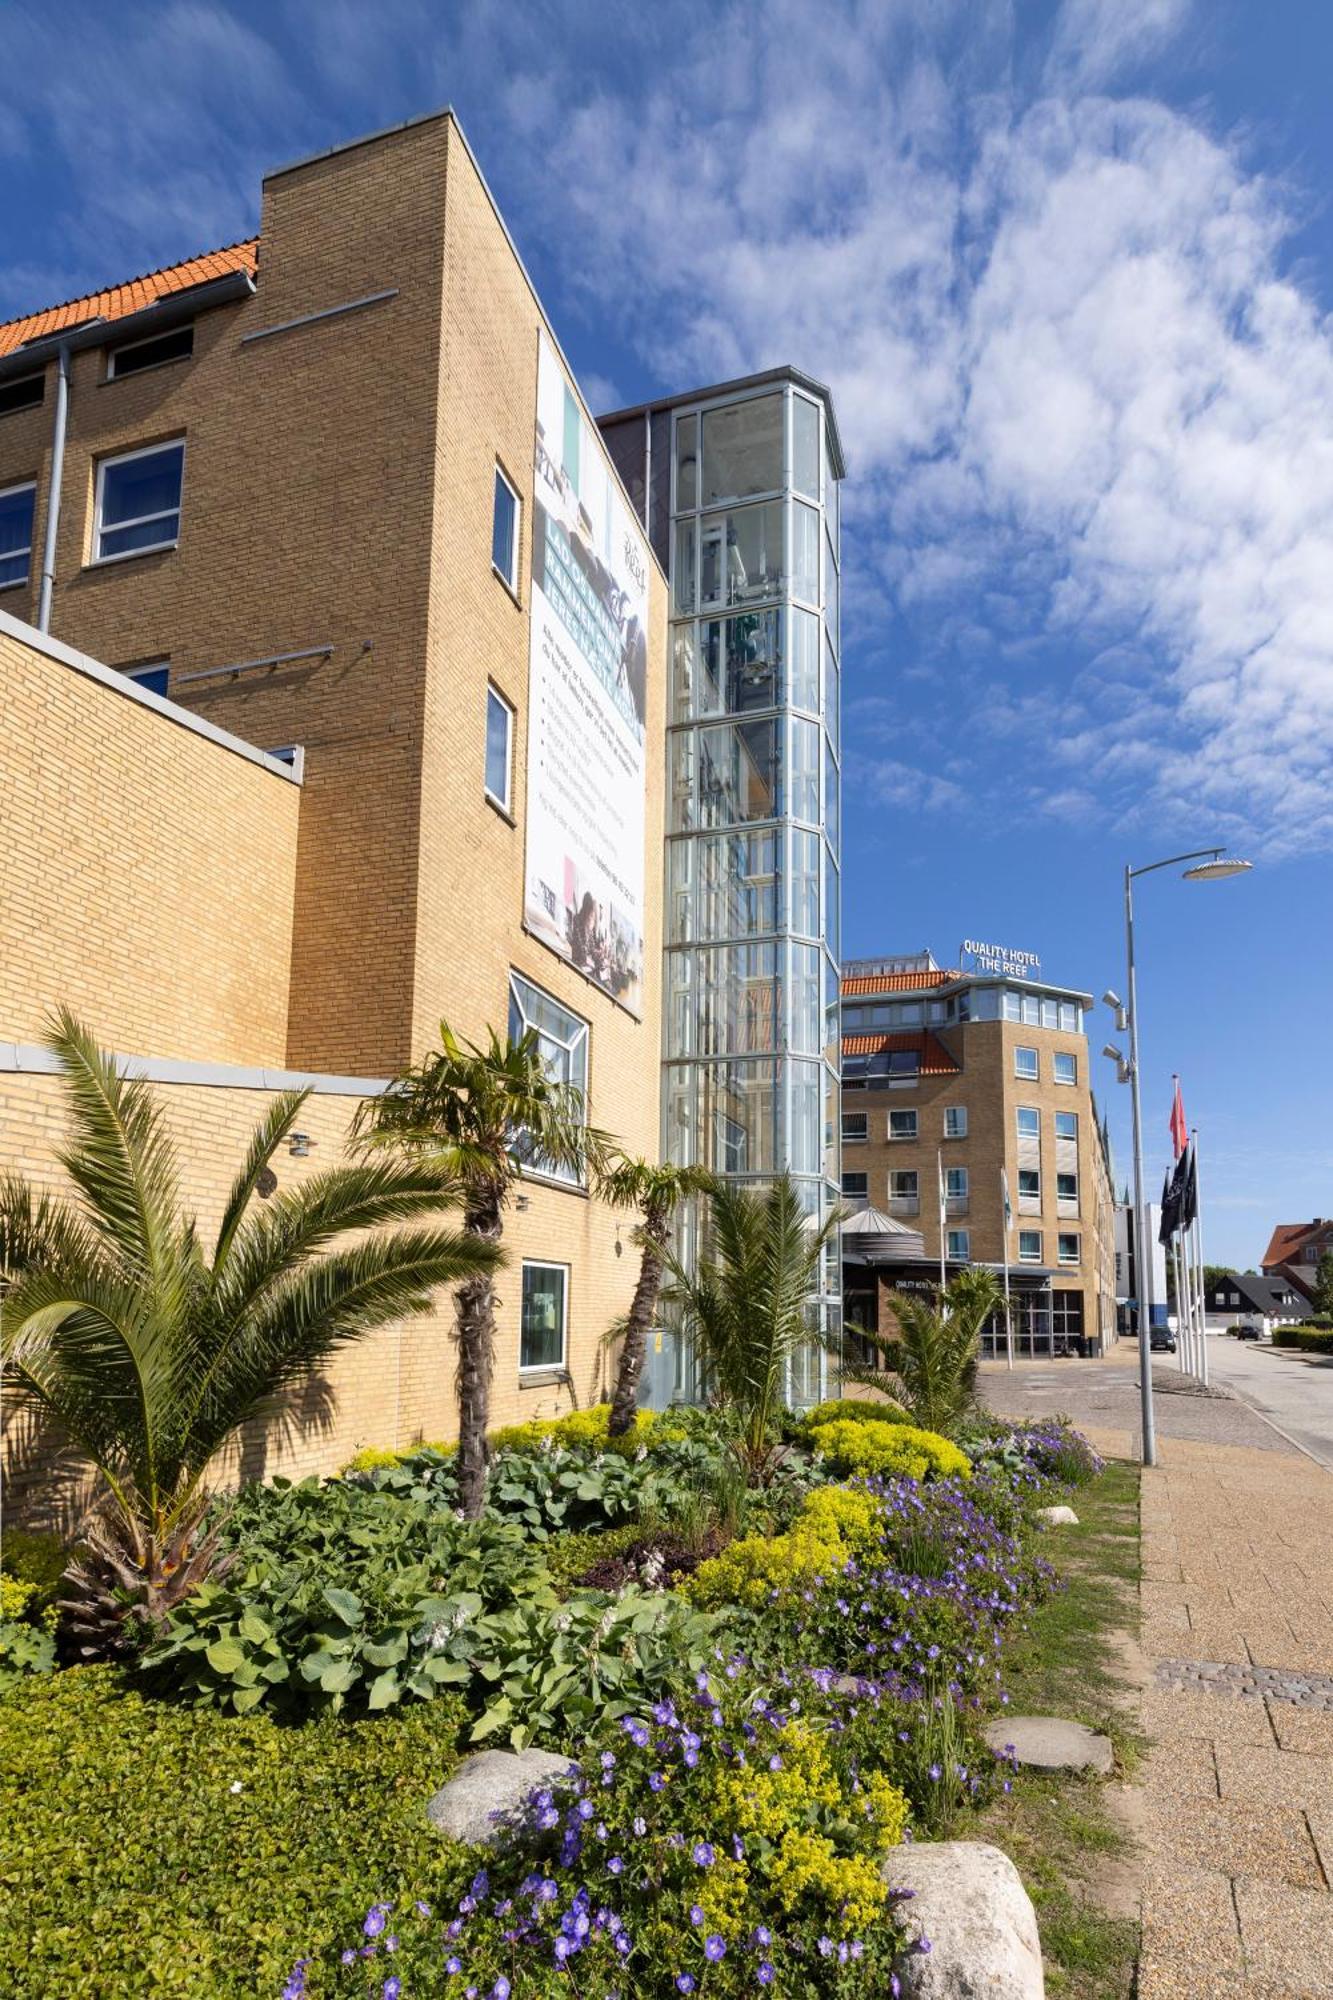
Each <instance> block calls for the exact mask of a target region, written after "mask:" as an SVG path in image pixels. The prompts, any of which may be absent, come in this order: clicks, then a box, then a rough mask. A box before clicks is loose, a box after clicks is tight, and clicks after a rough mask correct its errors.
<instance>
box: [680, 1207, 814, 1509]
mask: <svg viewBox="0 0 1333 2000" xmlns="http://www.w3.org/2000/svg"><path fill="white" fill-rule="evenodd" d="M709 1214H710V1229H709V1240H708V1247H707V1249H705V1250H703V1251H701V1253H700V1255H699V1256H698V1258H697V1259H696V1261H695V1265H694V1268H693V1269H692V1270H691V1269H690V1268H689V1267H688V1266H687V1265H686V1264H684V1263H683V1262H682V1261H681V1259H680V1258H679V1257H677V1256H676V1255H675V1254H674V1253H673V1252H670V1251H668V1253H667V1266H668V1268H669V1270H670V1272H671V1279H672V1283H671V1287H670V1290H669V1292H668V1294H667V1296H668V1298H669V1299H670V1300H671V1301H672V1302H673V1303H675V1304H677V1305H679V1306H680V1308H681V1311H682V1314H683V1317H684V1322H685V1328H686V1331H687V1332H688V1334H689V1336H690V1338H691V1339H692V1341H693V1343H694V1351H695V1354H696V1356H697V1358H698V1361H699V1364H700V1366H701V1368H702V1370H703V1373H704V1377H705V1379H706V1381H707V1383H708V1386H709V1389H710V1391H711V1393H712V1394H713V1396H714V1397H715V1398H716V1399H717V1400H718V1401H719V1402H720V1403H722V1404H724V1405H726V1406H727V1407H729V1408H730V1409H732V1410H734V1411H735V1413H736V1416H737V1418H738V1422H739V1443H740V1449H741V1450H742V1452H743V1454H744V1456H745V1459H746V1462H747V1464H748V1466H749V1467H750V1469H751V1472H752V1474H760V1473H761V1472H762V1471H763V1470H765V1469H766V1467H767V1465H768V1462H769V1460H770V1457H771V1443H770V1430H771V1427H772V1425H773V1423H774V1420H775V1419H776V1417H777V1414H778V1412H779V1410H780V1408H781V1405H782V1393H783V1385H784V1380H785V1376H786V1369H787V1364H788V1362H789V1361H790V1360H791V1359H792V1357H793V1356H794V1355H795V1354H796V1353H797V1352H798V1351H799V1350H800V1348H802V1347H803V1346H804V1345H805V1344H806V1343H807V1342H808V1341H809V1340H811V1339H813V1338H814V1331H813V1317H812V1311H811V1304H810V1301H811V1298H812V1296H813V1294H814V1293H815V1292H816V1291H817V1290H818V1286H819V1277H820V1268H821V1264H822V1260H823V1256H824V1248H825V1245H826V1244H827V1243H828V1242H829V1240H830V1238H831V1237H832V1235H833V1233H834V1231H835V1229H836V1228H837V1216H836V1215H831V1216H829V1217H828V1218H827V1219H826V1220H825V1221H824V1222H823V1223H822V1224H820V1225H815V1224H813V1223H812V1221H811V1219H810V1217H809V1216H808V1215H807V1214H806V1213H805V1211H804V1209H803V1208H802V1207H801V1203H800V1199H799V1197H798V1195H797V1193H796V1189H795V1186H794V1185H793V1183H792V1180H791V1178H790V1176H789V1175H787V1174H782V1175H780V1176H779V1177H778V1179H777V1180H775V1181H774V1182H773V1183H772V1184H771V1186H769V1187H767V1188H764V1189H763V1190H761V1191H758V1192H753V1191H751V1190H750V1189H748V1188H745V1187H739V1186H734V1185H732V1184H730V1183H728V1182H725V1181H724V1182H721V1183H720V1184H719V1185H718V1186H717V1187H716V1188H714V1190H713V1192H712V1195H711V1196H710V1200H709Z"/></svg>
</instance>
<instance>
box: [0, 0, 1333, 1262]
mask: <svg viewBox="0 0 1333 2000" xmlns="http://www.w3.org/2000/svg"><path fill="white" fill-rule="evenodd" d="M624 11H625V12H627V13H628V14H629V15H630V16H631V18H630V20H629V22H628V23H625V22H622V21H619V20H618V19H617V18H616V12H615V10H612V9H609V8H607V7H606V6H604V5H600V4H599V5H597V6H586V5H582V4H579V0H572V3H571V4H567V5H554V4H549V0H547V3H546V4H538V3H537V0H529V4H524V0H509V4H495V0H461V4H458V5H451V6H446V5H438V4H437V5H430V4H425V0H377V4H374V5H368V4H359V0H268V4H246V0H233V4H221V0H217V3H216V4H203V0H166V3H165V4H154V0H129V4H127V5H122V6H121V7H118V8H115V9H106V8H105V7H103V6H101V5H85V4H82V0H61V4H60V5H58V6H54V7H53V6H49V5H46V4H41V5H34V4H28V0H8V4H7V5H5V4H0V54H3V57H4V60H3V64H2V65H0V173H3V176H4V185H5V190H6V197H5V200H4V201H3V203H0V311H8V312H17V311H21V310H25V309H30V308H32V307H35V306H38V305H42V304H47V303H52V302H54V301H56V300H59V299H63V298H67V297H70V296H75V295H77V294H79V293H80V292H83V291H86V290H89V289H91V288H92V287H94V286H95V285H97V284H100V283H103V282H105V281H107V280H111V279H115V278H117V277H120V276H124V275H128V274H130V273H132V272H136V271H141V270H144V269H148V268H151V267H152V266H154V265H156V264H159V263H162V262H165V261H168V260H170V259H172V258H175V257H178V256H182V255H185V254H187V253H189V252H191V251H194V250H197V249H202V248H205V247H212V246H214V245H216V244H220V243H224V242H228V241H231V240H234V239H235V238H236V237H238V236H241V235H244V234H246V233H247V232H249V231H251V230H253V229H254V227H255V226H256V221H257V212H258V196H259V181H260V176H261V174H262V173H263V171H264V170H265V169H267V168H269V167H272V166H274V165H278V164H280V163H282V162H283V161H285V160H288V159H290V158H292V157H294V156H296V155H298V154H300V153H303V152H306V151H308V150H311V149H313V148H316V147H319V146H323V145H329V144H332V143H335V142H337V141H339V140H341V139H345V138H348V137H351V136H353V135H355V134H357V133H359V132H364V131H368V130H371V129H374V128H375V127H377V126H380V125H383V124H386V123H390V122H393V121H395V120H397V119H400V118H404V117H408V116H411V115H413V114H415V113H417V112H420V111H422V110H426V109H430V108H433V107H435V106H437V105H439V104H442V103H445V102H450V103H452V104H453V105H454V107H455V108H456V110H457V111H458V113H459V115H460V117H461V118H462V120H463V123H464V125H465V127H466V129H467V131H468V133H469V136H470V138H471V140H472V143H473V145H474V147H475V149H476V151H477V153H478V155H479V157H480V159H481V162H482V165H483V168H484V170H485V172H486V174H487V176H488V178H489V179H490V181H491V184H492V187H493V189H494V191H495V193H496V196H497V198H498V200H499V202H500V204H501V207H502V208H503V210H504V212H505V214H506V216H507V218H508V219H509V222H510V225H511V227H512V229H513V230H514V233H515V235H516V237H517V239H518V242H519V244H520V247H521V249H522V251H523V253H524V256H525V258H526V259H527V262H528V264H529V268H530V269H531V270H532V272H533V275H534V278H535V280H536V282H537V285H538V289H539V290H540V292H541V293H542V296H543V299H544V301H545V304H546V306H547V309H548V311H549V312H550V313H551V315H552V318H553V319H554V321H555V324H556V326H557V329H558V331H559V333H560V335H561V338H562V341H563V343H564V345H565V347H566V350H567V352H568V353H569V354H570V357H571V359H572V361H573V363H574V365H575V367H576V369H577V370H578V372H579V374H580V376H581V379H582V380H583V383H584V386H585V389H586V390H587V393H588V395H589V399H590V401H591V402H592V403H593V406H594V408H606V407H610V406H611V405H613V404H615V403H619V402H629V401H632V400H636V399H638V398H640V397H642V396H645V395H648V394H651V393H654V392H656V391H660V390H664V389H669V388H670V389H675V388H682V387H686V386H690V385H691V384H693V383H695V382H699V381H707V380H713V379H718V378H719V377H723V376H727V375H733V374H737V373H740V372H743V371H745V370H748V369H752V368H758V367H763V366H768V365H771V364H773V363H776V362H782V361H791V362H795V363H797V364H798V365H800V366H801V367H804V368H806V369H808V370H809V371H810V372H811V373H813V374H815V375H818V376H820V377H822V378H823V379H825V380H827V381H828V382H830V383H831V384H832V386H833V388H834V391H835V394H836V397H837V401H838V408H839V412H840V418H841V423H842V429H843V435H844V438H845V441H846V444H847V450H848V457H849V460H850V469H851V480H850V482H849V486H848V488H847V490H846V498H845V516H844V518H845V523H846V527H845V544H846V554H847V570H846V582H845V585H844V594H843V607H844V652H845V654H846V657H847V672H846V677H845V693H846V720H845V727H844V736H845V740H846V742H847V744H848V746H849V748H848V757H847V771H846V787H845V790H846V801H845V811H844V825H845V835H844V839H845V850H846V884H845V910H844V937H845V940H846V946H847V949H848V951H849V953H867V952H872V951H876V950H904V949H912V948H915V947H917V946H920V945H923V944H930V945H932V946H933V948H934V950H935V951H936V953H937V955H938V956H940V957H941V958H943V959H950V958H952V956H953V954H954V952H955V950H956V947H957V944H958V941H959V940H960V939H961V938H962V937H963V936H965V935H969V934H972V935H975V934H977V933H979V932H980V933H984V934H986V935H987V936H989V937H993V938H999V939H1002V940H1004V941H1006V942H1009V943H1012V944H1015V945H1020V946H1025V947H1028V948H1031V949H1035V950H1037V951H1038V952H1040V954H1041V956H1042V959H1043V961H1044V967H1045V971H1046V973H1047V974H1048V975H1049V976H1051V977H1054V978H1056V979H1059V980H1061V981H1063V982H1066V983H1068V984H1071V985H1077V986H1084V987H1086V988H1089V989H1091V990H1092V991H1094V992H1097V993H1100V992H1101V991H1102V989H1103V987H1105V986H1106V985H1108V984H1110V985H1114V986H1117V987H1119V986H1121V985H1122V981H1123V972H1122V962H1123V946H1122V937H1121V928H1120V924H1121V901H1120V871H1121V869H1122V867H1123V865H1124V862H1125V861H1126V859H1132V860H1133V861H1134V862H1135V863H1136V864H1138V863H1141V862H1143V861H1145V860H1149V859H1156V858H1157V857H1158V856H1160V855H1163V854H1169V853H1172V852H1174V851H1176V850H1177V849H1180V848H1191V847H1195V846H1200V845H1203V844H1205V843H1212V842H1213V841H1220V842H1227V843H1230V844H1231V845H1232V847H1233V848H1235V849H1236V850H1238V851H1242V852H1245V853H1247V854H1249V855H1252V856H1253V858H1254V859H1255V860H1256V863H1257V864H1258V865H1257V866H1256V868H1255V871H1254V873H1253V875H1252V876H1250V877H1248V878H1245V879H1242V880H1240V881H1235V882H1231V883H1228V884H1225V885H1221V886H1217V887H1211V888H1191V887H1187V886H1185V885H1183V884H1181V883H1179V882H1178V881H1177V880H1175V879H1174V877H1173V876H1172V875H1170V874H1169V873H1163V874H1161V875H1157V876H1154V877H1152V878H1151V879H1150V880H1149V881H1148V882H1145V883H1144V884H1143V885H1142V891H1141V896H1140V902H1139V911H1140V917H1141V922H1140V930H1139V941H1140V966H1141V1009H1140V1011H1141V1018H1142V1024H1143V1043H1144V1047H1143V1056H1144V1098H1145V1113H1146V1118H1147V1124H1148V1131H1149V1141H1150V1152H1149V1178H1150V1182H1154V1181H1156V1180H1159V1179H1160V1173H1161V1168H1162V1166H1163V1164H1164V1162H1165V1158H1166V1155H1167V1151H1168V1142H1167V1137H1166V1119H1167V1111H1168V1107H1169V1100H1170V1087H1171V1086H1170V1075H1171V1071H1172V1070H1173V1069H1179V1070H1180V1071H1181V1072H1182V1075H1183V1078H1184V1088H1185V1098H1186V1107H1187V1111H1188V1113H1189V1116H1190V1118H1191V1121H1193V1122H1197V1123H1198V1125H1199V1127H1200V1133H1201V1147H1202V1158H1203V1164H1204V1171H1205V1201H1206V1210H1207V1220H1208V1225H1209V1243H1208V1254H1209V1255H1210V1256H1215V1257H1217V1258H1218V1259H1226V1260H1234V1261H1237V1262H1240V1263H1248V1262H1254V1261H1257V1259H1258V1257H1259V1256H1260V1255H1261V1254H1262V1250H1263V1247H1264V1244H1265V1242H1266V1240H1267V1236H1268V1231H1269V1226H1270V1223H1271V1222H1272V1221H1274V1220H1277V1219H1279V1218H1281V1219H1295V1218H1298V1217H1302V1216H1308V1215H1310V1214H1312V1213H1318V1214H1328V1213H1330V1212H1333V1139H1331V1138H1330V1131H1331V1130H1333V1070H1331V1068H1330V1062H1329V1058H1328V1055H1327V1053H1326V1049H1325V1044H1324V1032H1323V1030H1324V1020H1325V1017H1326V1015H1327V1011H1328V1001H1327V997H1326V996H1327V995H1328V993H1329V992H1330V990H1331V989H1333V895H1331V894H1330V850H1331V849H1333V782H1331V780H1333V322H1331V321H1330V307H1333V204H1331V203H1330V193H1331V192H1333V124H1331V122H1330V121H1329V119H1328V118H1327V115H1326V110H1325V108H1324V106H1323V104H1322V102H1321V99H1322V96H1323V94H1324V80H1325V79H1326V78H1327V76H1328V74H1329V73H1330V65H1331V64H1333V15H1330V14H1329V12H1328V10H1326V9H1324V8H1319V7H1314V6H1311V5H1309V0H1263V4H1259V0H1206V4H1203V0H1199V4H1191V0H1059V4H1055V0H1032V3H1031V4H1020V0H1012V4H1007V5H1006V4H998V0H997V4H988V0H880V3H879V4H858V3H857V0H821V3H820V4H818V5H816V4H812V0H803V3H802V4H797V0H768V4H765V5H764V6H762V7H755V6H753V5H747V4H742V5H736V4H728V0H711V4H708V5H693V4H664V5H660V6H655V7H653V8H651V9H648V8H644V9H630V10H624ZM639 17H641V18H639ZM1104 1039H1105V1037H1104V1035H1103V1033H1102V1032H1101V1030H1100V1028H1099V1027H1096V1026H1094V1031H1093V1047H1094V1049H1096V1048H1097V1047H1099V1046H1100V1044H1101V1042H1102V1041H1103V1040H1104ZM1099 1066H1100V1067H1104V1068H1106V1069H1107V1070H1108V1071H1109V1065H1100V1064H1099ZM1103 1094H1104V1095H1106V1096H1107V1098H1108V1101H1109V1103H1110V1108H1111V1114H1112V1129H1113V1135H1114V1137H1115V1140H1116V1143H1117V1152H1118V1157H1119V1161H1120V1166H1121V1171H1122V1173H1123V1172H1124V1171H1126V1170H1127V1168H1128V1161H1129V1147H1128V1131H1127V1124H1128V1114H1127V1106H1126V1104H1125V1101H1124V1100H1125V1098H1126V1095H1127V1093H1125V1092H1124V1091H1122V1090H1119V1089H1117V1088H1116V1087H1115V1085H1114V1083H1113V1082H1111V1081H1110V1079H1109V1076H1108V1079H1107V1081H1106V1083H1105V1084H1104V1085H1103Z"/></svg>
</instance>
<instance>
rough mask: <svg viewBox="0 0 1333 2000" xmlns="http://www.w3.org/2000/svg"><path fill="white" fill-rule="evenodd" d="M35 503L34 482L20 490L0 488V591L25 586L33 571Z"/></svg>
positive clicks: (35, 489)
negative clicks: (15, 586)
mask: <svg viewBox="0 0 1333 2000" xmlns="http://www.w3.org/2000/svg"><path fill="white" fill-rule="evenodd" d="M36 502H37V484H36V481H35V480H32V479H25V480H24V481H23V483H22V485H20V486H0V590H8V589H9V588H10V587H11V586H12V585H14V584H16V583H26V582H27V581H28V577H29V575H30V573H31V571H32V514H33V508H34V506H35V505H36Z"/></svg>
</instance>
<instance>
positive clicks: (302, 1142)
mask: <svg viewBox="0 0 1333 2000" xmlns="http://www.w3.org/2000/svg"><path fill="white" fill-rule="evenodd" d="M318 1144H319V1140H318V1139H312V1138H311V1136H310V1134H309V1133H308V1132H289V1133H288V1134H287V1151H288V1153H289V1154H290V1155H291V1157H292V1158H293V1159H294V1160H308V1159H309V1158H310V1148H311V1147H312V1146H317V1145H318Z"/></svg>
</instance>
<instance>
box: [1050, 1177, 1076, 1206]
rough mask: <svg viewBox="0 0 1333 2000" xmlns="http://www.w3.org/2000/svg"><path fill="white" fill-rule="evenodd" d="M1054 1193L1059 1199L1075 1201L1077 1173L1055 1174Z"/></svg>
mask: <svg viewBox="0 0 1333 2000" xmlns="http://www.w3.org/2000/svg"><path fill="white" fill-rule="evenodd" d="M1055 1193H1056V1198H1057V1200H1059V1201H1077V1200H1078V1175H1077V1174H1057V1175H1056V1176H1055Z"/></svg>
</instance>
